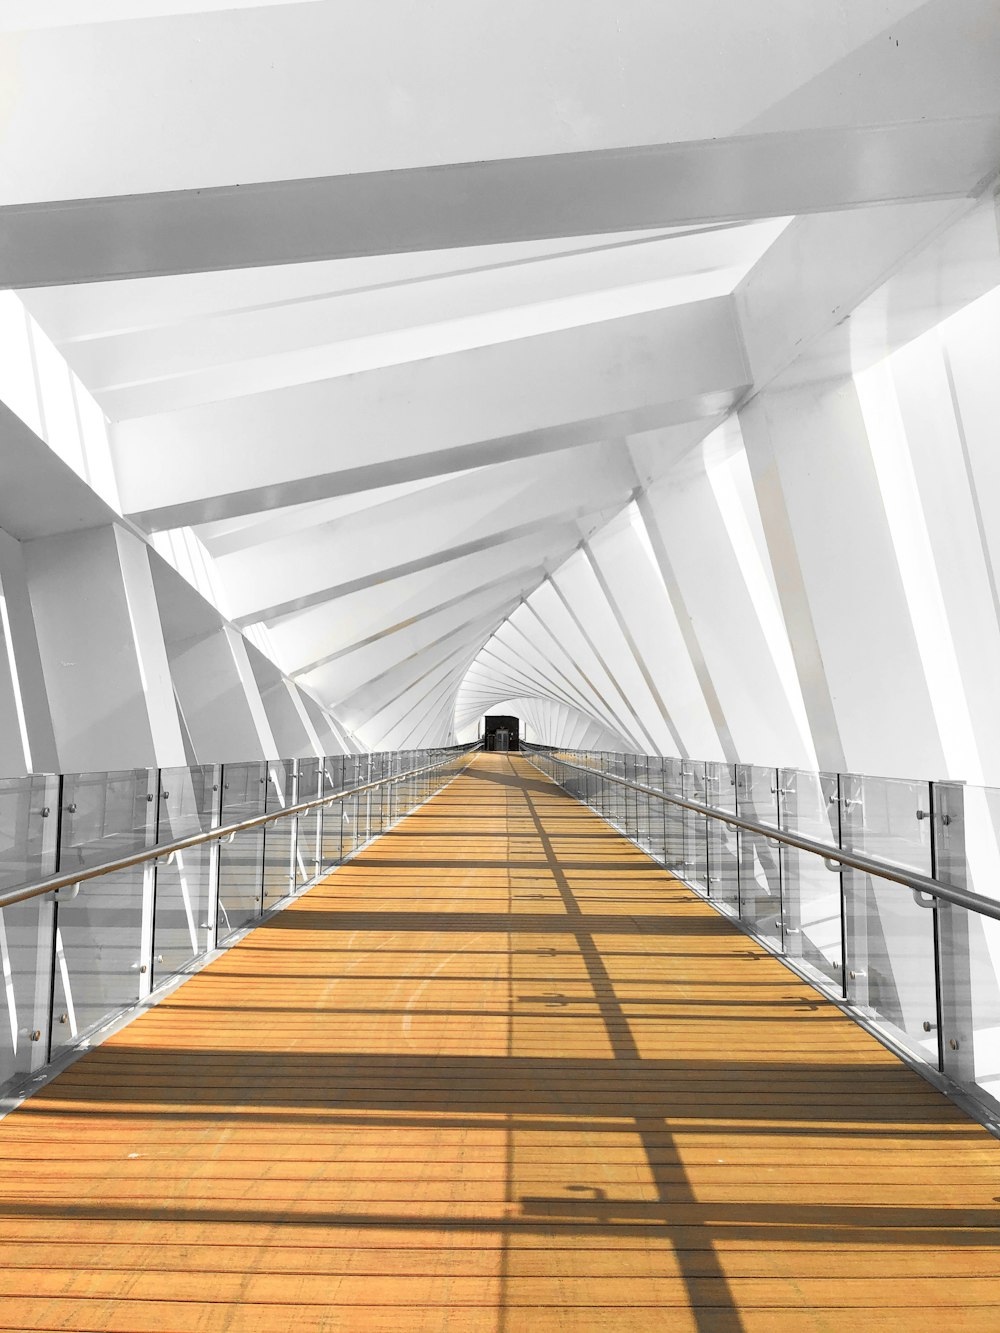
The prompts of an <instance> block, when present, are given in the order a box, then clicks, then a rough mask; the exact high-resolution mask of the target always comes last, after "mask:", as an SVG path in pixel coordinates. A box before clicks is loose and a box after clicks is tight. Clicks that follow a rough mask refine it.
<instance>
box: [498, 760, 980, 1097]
mask: <svg viewBox="0 0 1000 1333" xmlns="http://www.w3.org/2000/svg"><path fill="white" fill-rule="evenodd" d="M524 748H525V749H526V751H527V753H528V757H529V758H530V759H531V760H532V762H534V763H535V764H536V766H537V767H538V768H540V769H541V770H542V772H544V773H546V774H547V775H548V776H550V777H551V778H553V779H554V780H555V781H556V782H558V783H559V784H560V785H561V786H563V787H564V788H565V790H566V791H567V792H569V793H570V794H571V795H573V796H576V797H577V798H578V799H580V800H583V801H585V802H586V803H587V804H588V805H590V806H591V807H592V808H593V809H594V810H595V811H596V812H597V813H598V814H600V815H601V816H602V818H604V819H605V820H607V821H608V823H610V824H612V825H613V826H614V827H615V828H617V829H619V830H620V831H621V832H622V833H624V834H625V835H626V836H628V837H630V838H632V839H633V841H635V842H636V843H637V844H638V845H639V846H640V847H642V848H643V849H644V850H645V851H647V852H649V854H650V855H652V856H653V857H654V858H655V859H656V860H658V861H659V862H660V863H661V864H662V865H663V866H665V867H666V868H667V869H668V870H670V871H671V872H672V873H673V874H675V875H677V877H678V878H680V879H682V880H683V881H684V882H685V883H686V884H688V885H689V886H690V887H691V888H693V889H695V890H696V891H697V892H699V893H701V894H703V895H704V896H705V897H707V898H708V899H709V901H710V902H712V903H714V905H715V906H716V907H718V909H719V910H720V911H722V912H724V913H725V914H726V915H729V916H732V917H733V918H735V919H736V920H737V921H738V922H739V923H740V924H741V925H742V926H743V927H744V928H746V929H748V930H749V931H751V932H752V933H753V934H754V935H755V936H756V937H757V938H759V939H760V940H761V941H763V942H764V943H765V944H766V945H767V946H768V947H769V948H771V949H772V950H773V951H774V952H776V953H778V954H780V955H782V956H784V957H786V958H787V959H788V960H789V961H790V962H791V963H793V964H794V966H795V967H796V968H797V969H799V971H800V972H801V973H802V974H803V975H804V976H805V977H806V978H807V979H808V980H810V981H812V982H813V984H815V985H816V986H817V987H819V988H821V989H823V990H825V991H826V992H827V993H828V994H829V995H830V996H832V997H833V998H835V999H837V1000H838V1001H840V1002H842V1003H844V1004H846V1005H847V1007H848V1009H849V1010H850V1011H851V1012H853V1013H854V1014H855V1016H856V1017H857V1018H858V1019H859V1020H861V1021H862V1022H864V1023H866V1024H867V1025H868V1026H870V1027H871V1028H872V1030H873V1031H875V1032H876V1033H878V1034H880V1035H882V1036H883V1038H884V1039H886V1040H887V1041H889V1042H890V1044H892V1045H894V1046H895V1047H896V1048H897V1049H899V1050H901V1051H902V1052H904V1053H906V1054H907V1055H908V1056H909V1057H911V1058H913V1059H914V1060H916V1061H917V1062H919V1063H922V1064H923V1065H924V1066H926V1067H928V1068H929V1069H930V1070H935V1071H937V1072H938V1073H940V1074H943V1075H944V1076H945V1077H946V1079H947V1080H948V1081H949V1083H950V1085H951V1087H952V1089H953V1090H959V1091H965V1092H967V1093H969V1094H970V1095H971V1096H972V1097H973V1098H974V1099H975V1101H976V1103H977V1104H978V1105H979V1106H980V1108H981V1110H982V1114H983V1116H984V1118H987V1119H988V1118H990V1117H996V1116H997V1114H998V1112H1000V920H996V919H994V918H993V917H991V916H990V915H988V913H987V911H986V910H985V908H984V909H982V910H978V911H977V910H975V909H973V908H968V907H965V906H960V905H957V904H954V903H950V902H948V901H946V900H945V899H943V898H941V897H940V896H934V895H928V894H927V893H922V892H916V891H914V890H913V889H912V888H911V887H908V886H907V885H905V884H900V883H898V882H896V881H895V880H892V879H888V878H885V877H884V876H881V875H879V874H877V873H875V871H874V869H873V870H872V871H871V872H870V873H869V872H868V871H864V870H861V869H857V868H853V867H850V866H847V865H844V864H843V863H841V862H838V861H837V860H836V858H835V857H831V856H824V855H823V854H822V852H821V851H820V852H816V851H807V850H805V849H803V848H800V847H796V846H792V845H790V844H789V843H786V842H782V840H781V836H780V835H781V834H785V835H788V836H790V837H797V838H802V839H807V840H809V841H811V842H813V843H818V844H821V845H822V846H823V847H826V848H830V849H831V851H843V852H846V853H855V854H859V855H860V856H862V857H864V858H869V859H874V860H875V861H877V862H880V863H887V864H888V865H890V866H892V867H898V868H900V869H902V870H904V871H911V872H914V873H916V874H917V875H923V876H927V877H929V878H930V879H932V880H934V881H936V882H937V883H938V884H939V885H945V886H951V887H953V888H955V889H960V890H969V891H971V892H972V893H975V894H978V895H979V896H980V897H981V898H984V899H987V900H989V901H991V902H995V903H996V904H997V907H998V909H1000V790H995V789H987V788H977V787H969V786H966V785H965V784H963V783H948V782H939V783H928V782H916V781H904V780H900V779H896V778H878V777H867V776H862V775H859V774H852V773H842V774H837V773H813V772H806V771H802V770H798V769H771V768H761V767H758V766H756V765H751V764H736V765H728V764H721V763H705V764H703V763H698V762H694V761H689V760H684V761H681V760H679V759H671V758H669V757H653V758H647V757H646V756H635V755H622V754H602V753H595V752H586V751H554V750H547V749H544V748H542V747H532V746H526V747H524ZM616 779H624V781H625V782H630V783H634V784H638V785H640V786H642V787H644V788H648V789H649V791H648V792H646V793H643V792H637V791H635V790H633V789H629V788H626V787H624V786H623V785H622V782H620V781H616ZM654 792H656V793H661V794H662V797H663V798H668V799H661V798H659V797H656V796H654V795H653V794H652V793H654ZM669 798H675V799H680V800H683V801H687V802H691V803H692V804H696V805H700V806H705V807H710V808H711V810H712V811H713V812H714V813H713V815H711V816H709V815H707V814H703V813H699V812H698V811H697V810H692V809H690V808H687V807H686V806H683V805H679V804H674V803H672V802H671V800H670V799H669ZM657 805H658V806H659V807H660V808H659V811H657V810H656V809H655V807H656V806H657ZM727 814H728V815H732V817H733V819H734V820H737V819H738V820H741V821H744V822H746V823H750V824H753V825H757V826H761V827H759V828H754V829H747V828H745V827H740V826H739V825H738V824H736V823H735V822H729V821H727V819H726V818H725V816H726V815H727ZM771 830H773V835H772V833H771V832H770V831H771Z"/></svg>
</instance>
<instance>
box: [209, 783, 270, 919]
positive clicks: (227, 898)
mask: <svg viewBox="0 0 1000 1333" xmlns="http://www.w3.org/2000/svg"><path fill="white" fill-rule="evenodd" d="M266 769H267V766H266V765H265V764H263V763H249V764H225V765H224V766H223V769H222V823H223V825H227V824H239V823H242V822H243V821H244V820H246V819H254V818H255V817H256V816H257V815H262V814H263V813H264V801H265V797H266V792H265V784H266V782H267V771H266ZM263 862H264V830H263V828H257V829H250V830H248V831H247V832H246V833H238V834H237V835H236V836H235V837H234V838H233V839H232V841H229V840H224V841H223V842H222V844H221V846H220V848H219V912H218V938H219V941H220V943H221V942H222V941H223V940H225V939H226V937H227V936H229V935H231V934H232V933H233V932H234V931H236V930H240V929H242V927H244V926H247V925H249V924H250V922H251V921H253V920H255V919H256V918H257V917H258V916H260V911H261V892H262V869H263Z"/></svg>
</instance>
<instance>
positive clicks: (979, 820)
mask: <svg viewBox="0 0 1000 1333" xmlns="http://www.w3.org/2000/svg"><path fill="white" fill-rule="evenodd" d="M935 816H936V819H935V832H936V836H937V849H936V850H937V865H936V875H937V877H938V878H939V879H942V880H944V881H945V882H946V883H949V884H954V885H956V887H959V888H968V889H971V890H972V891H973V892H974V893H977V894H980V895H981V896H982V897H984V898H990V899H992V900H993V901H994V902H996V901H998V900H1000V790H997V788H995V787H967V786H958V784H951V783H948V784H944V783H941V784H937V785H936V787H935ZM939 913H940V919H939V923H938V925H939V950H940V955H941V972H942V992H943V995H942V999H943V1005H942V1014H943V1019H944V1024H945V1031H944V1038H945V1040H944V1050H943V1056H944V1062H945V1068H946V1069H947V1071H948V1073H949V1074H950V1075H951V1076H952V1077H953V1078H955V1079H956V1080H957V1081H959V1082H960V1083H962V1084H964V1085H965V1086H966V1087H968V1088H969V1090H970V1091H972V1092H974V1093H985V1094H986V1095H987V1096H988V1097H989V1098H990V1099H991V1100H992V1101H993V1103H994V1104H1000V921H995V920H993V919H992V918H991V917H987V916H983V915H981V914H979V913H976V912H967V911H965V910H964V909H963V908H960V907H955V906H951V905H947V906H946V905H944V904H942V906H941V908H940V909H939Z"/></svg>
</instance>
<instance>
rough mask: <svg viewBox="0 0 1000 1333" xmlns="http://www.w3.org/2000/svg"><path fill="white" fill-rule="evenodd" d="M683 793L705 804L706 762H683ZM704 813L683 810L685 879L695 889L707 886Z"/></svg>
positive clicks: (706, 842)
mask: <svg viewBox="0 0 1000 1333" xmlns="http://www.w3.org/2000/svg"><path fill="white" fill-rule="evenodd" d="M681 794H682V795H683V796H684V798H685V799H686V800H689V801H697V802H698V803H699V804H700V805H704V804H705V765H704V764H703V763H697V762H695V761H694V760H687V759H686V760H684V761H682V763H681ZM705 820H706V817H705V816H704V815H699V814H698V813H697V811H695V810H684V809H682V810H681V828H682V830H683V834H682V836H683V841H684V879H685V880H686V881H687V883H688V884H691V885H693V886H694V887H695V888H698V889H701V890H702V891H705V890H706V889H707V887H708V864H707V862H708V841H707V831H706V829H705Z"/></svg>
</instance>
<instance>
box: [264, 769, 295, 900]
mask: <svg viewBox="0 0 1000 1333" xmlns="http://www.w3.org/2000/svg"><path fill="white" fill-rule="evenodd" d="M265 791H266V797H265V809H266V811H267V813H268V814H276V813H278V812H279V811H281V810H287V809H288V808H289V806H292V805H295V804H296V801H297V795H296V782H295V761H294V760H292V759H286V760H281V759H273V760H271V761H269V763H268V765H267V783H266V784H265ZM296 844H297V838H296V823H295V821H293V820H292V819H277V820H275V821H274V823H271V824H267V825H265V829H264V906H265V908H267V907H273V906H274V904H275V903H276V902H279V901H280V900H281V899H282V898H287V896H288V895H289V894H290V893H291V892H292V891H293V890H294V888H295V883H296V869H297V861H298V848H297V845H296Z"/></svg>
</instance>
